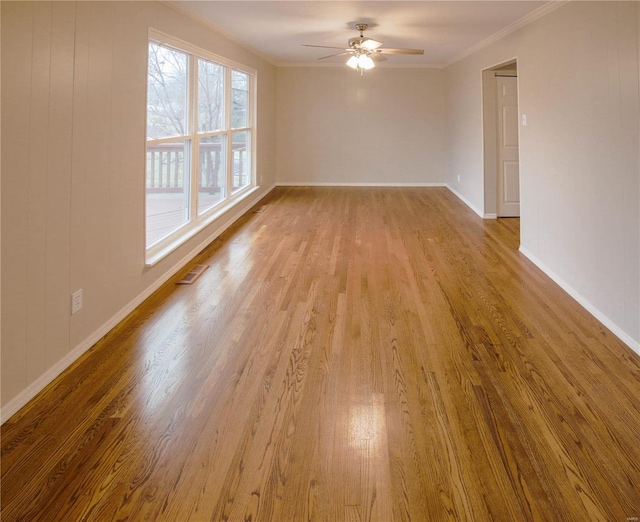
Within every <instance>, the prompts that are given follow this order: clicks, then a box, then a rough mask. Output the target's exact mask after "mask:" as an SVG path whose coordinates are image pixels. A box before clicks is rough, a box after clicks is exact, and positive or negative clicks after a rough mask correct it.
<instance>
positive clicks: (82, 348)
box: [0, 184, 276, 424]
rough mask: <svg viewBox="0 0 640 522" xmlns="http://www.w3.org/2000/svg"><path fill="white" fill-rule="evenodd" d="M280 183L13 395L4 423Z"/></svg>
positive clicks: (1, 414) (233, 213)
mask: <svg viewBox="0 0 640 522" xmlns="http://www.w3.org/2000/svg"><path fill="white" fill-rule="evenodd" d="M275 187H276V185H275V184H274V185H272V186H271V187H269V188H268V189H266V190H265V191H264V192H263V191H260V192H258V193H256V194H255V195H254V196H253V197H248V198H246V199H245V200H244V201H243V202H242V203H240V204H238V205H237V206H236V207H233V208H232V209H230V210H229V213H228V214H226V216H230V219H228V220H227V221H226V222H225V223H224V224H223V225H221V226H219V227H218V228H216V229H215V230H214V231H213V232H212V233H211V234H209V235H208V236H207V239H205V240H203V241H201V242H200V243H199V244H198V246H196V247H195V248H193V249H191V251H190V252H189V253H188V254H186V255H185V256H183V257H182V259H180V261H178V262H177V263H175V264H174V265H173V266H172V267H171V268H170V269H169V270H167V271H166V272H165V273H164V274H163V275H162V276H160V277H159V278H158V279H156V281H155V282H154V283H153V284H152V285H151V286H149V287H147V288H146V289H145V290H144V291H143V292H141V293H140V294H139V295H138V296H136V297H135V298H134V299H133V300H131V301H130V302H129V303H128V304H127V305H126V306H124V308H122V309H121V310H119V311H118V312H117V313H116V314H115V315H113V317H111V318H110V319H109V320H108V321H106V322H105V323H104V324H103V325H102V326H100V327H99V328H98V329H97V330H95V331H94V332H93V333H92V334H90V335H89V336H88V337H87V338H86V339H85V340H84V341H82V342H81V343H80V344H79V345H78V346H76V347H75V348H74V349H73V350H71V351H70V352H69V353H67V354H66V355H65V356H64V357H63V358H62V359H60V360H59V361H58V362H57V363H56V364H54V365H53V366H52V367H51V368H49V369H48V370H47V371H46V372H45V373H43V374H42V375H41V376H40V377H38V378H37V379H36V380H35V381H34V382H32V383H31V384H30V385H29V386H28V387H27V388H25V389H24V390H23V391H22V392H20V393H19V394H18V395H16V396H15V397H14V398H13V399H11V400H10V401H9V402H8V403H7V404H6V405H5V406H3V407H2V409H1V410H0V424H4V423H5V422H6V421H7V420H8V419H9V418H10V417H11V416H12V415H14V414H15V413H16V412H17V411H18V410H19V409H20V408H22V407H23V406H25V405H26V404H27V403H28V402H29V401H30V400H31V399H33V398H34V397H35V396H36V395H37V394H38V393H40V392H41V391H42V390H43V389H44V388H45V387H46V386H47V385H49V384H50V383H51V382H53V380H54V379H55V378H56V377H58V375H60V374H61V373H62V372H63V371H64V370H66V369H67V368H68V367H69V366H71V364H73V363H74V362H75V361H76V360H77V359H78V358H79V357H80V356H81V355H82V354H83V353H85V352H86V351H87V350H88V349H89V348H91V347H92V346H93V345H94V344H95V343H97V342H98V341H99V340H100V339H102V337H104V336H105V335H106V334H107V333H109V331H111V329H113V328H114V327H115V326H116V325H117V324H118V323H120V322H121V321H122V320H124V319H125V318H126V317H127V316H128V315H129V314H130V313H131V312H133V310H135V309H136V308H137V307H138V306H140V305H141V304H142V303H143V301H144V300H145V299H147V298H148V297H149V296H150V295H151V294H153V292H155V291H156V290H157V289H158V288H160V287H161V286H162V285H163V284H164V283H166V282H167V281H168V280H169V279H170V278H171V277H173V275H174V274H175V273H176V272H178V270H180V269H182V267H184V266H185V265H186V264H187V263H188V262H189V261H191V260H192V259H193V258H194V257H195V256H196V255H197V254H199V253H200V252H201V251H202V249H204V248H205V247H206V246H207V245H209V244H210V243H211V242H212V241H213V240H214V239H216V238H217V237H218V236H220V234H222V233H223V232H224V231H225V230H227V229H228V228H229V227H230V226H231V225H233V224H234V223H235V222H236V221H237V220H238V219H240V218H241V217H242V216H244V215H245V214H246V213H247V212H248V211H249V209H250V208H251V207H252V206H254V205H255V204H256V203H257V202H258V201H260V200H261V199H262V198H264V197H265V196H266V195H267V194H268V193H269V192H271V191H272V190H273V189H274V188H275Z"/></svg>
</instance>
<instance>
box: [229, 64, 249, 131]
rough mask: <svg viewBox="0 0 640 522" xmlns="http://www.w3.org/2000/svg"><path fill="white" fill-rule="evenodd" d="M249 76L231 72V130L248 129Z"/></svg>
mask: <svg viewBox="0 0 640 522" xmlns="http://www.w3.org/2000/svg"><path fill="white" fill-rule="evenodd" d="M248 109H249V75H248V74H247V73H243V72H240V71H231V128H233V129H242V128H244V127H248V126H249V125H248V122H249V115H248V112H249V111H248Z"/></svg>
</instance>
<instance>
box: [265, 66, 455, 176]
mask: <svg viewBox="0 0 640 522" xmlns="http://www.w3.org/2000/svg"><path fill="white" fill-rule="evenodd" d="M444 80H445V76H444V71H442V70H440V69H401V68H394V69H382V68H377V69H374V70H371V71H367V72H365V74H364V76H363V77H360V76H359V75H358V74H357V73H356V72H355V71H353V70H351V69H349V68H347V67H302V68H280V69H279V70H278V89H277V90H278V97H277V99H278V139H277V142H278V145H277V146H278V152H277V165H278V182H280V183H302V184H345V183H347V184H350V183H352V184H359V183H363V184H367V183H371V184H385V183H390V184H413V185H416V184H429V183H444V182H445V181H446V178H445V171H446V136H445V133H444V132H443V129H444V124H445V118H446V114H445V105H444V103H443V100H444V92H445V84H444Z"/></svg>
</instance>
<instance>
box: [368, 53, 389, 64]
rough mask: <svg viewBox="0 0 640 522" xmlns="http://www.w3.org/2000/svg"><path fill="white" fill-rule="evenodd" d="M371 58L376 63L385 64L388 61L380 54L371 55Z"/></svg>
mask: <svg viewBox="0 0 640 522" xmlns="http://www.w3.org/2000/svg"><path fill="white" fill-rule="evenodd" d="M369 56H371V59H372V60H373V61H374V62H384V61H385V60H387V57H386V56H384V55H382V54H380V53H371V54H370V55H369Z"/></svg>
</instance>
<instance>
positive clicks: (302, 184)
mask: <svg viewBox="0 0 640 522" xmlns="http://www.w3.org/2000/svg"><path fill="white" fill-rule="evenodd" d="M277 186H279V187H446V186H447V185H446V183H335V182H315V181H278V183H277Z"/></svg>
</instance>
